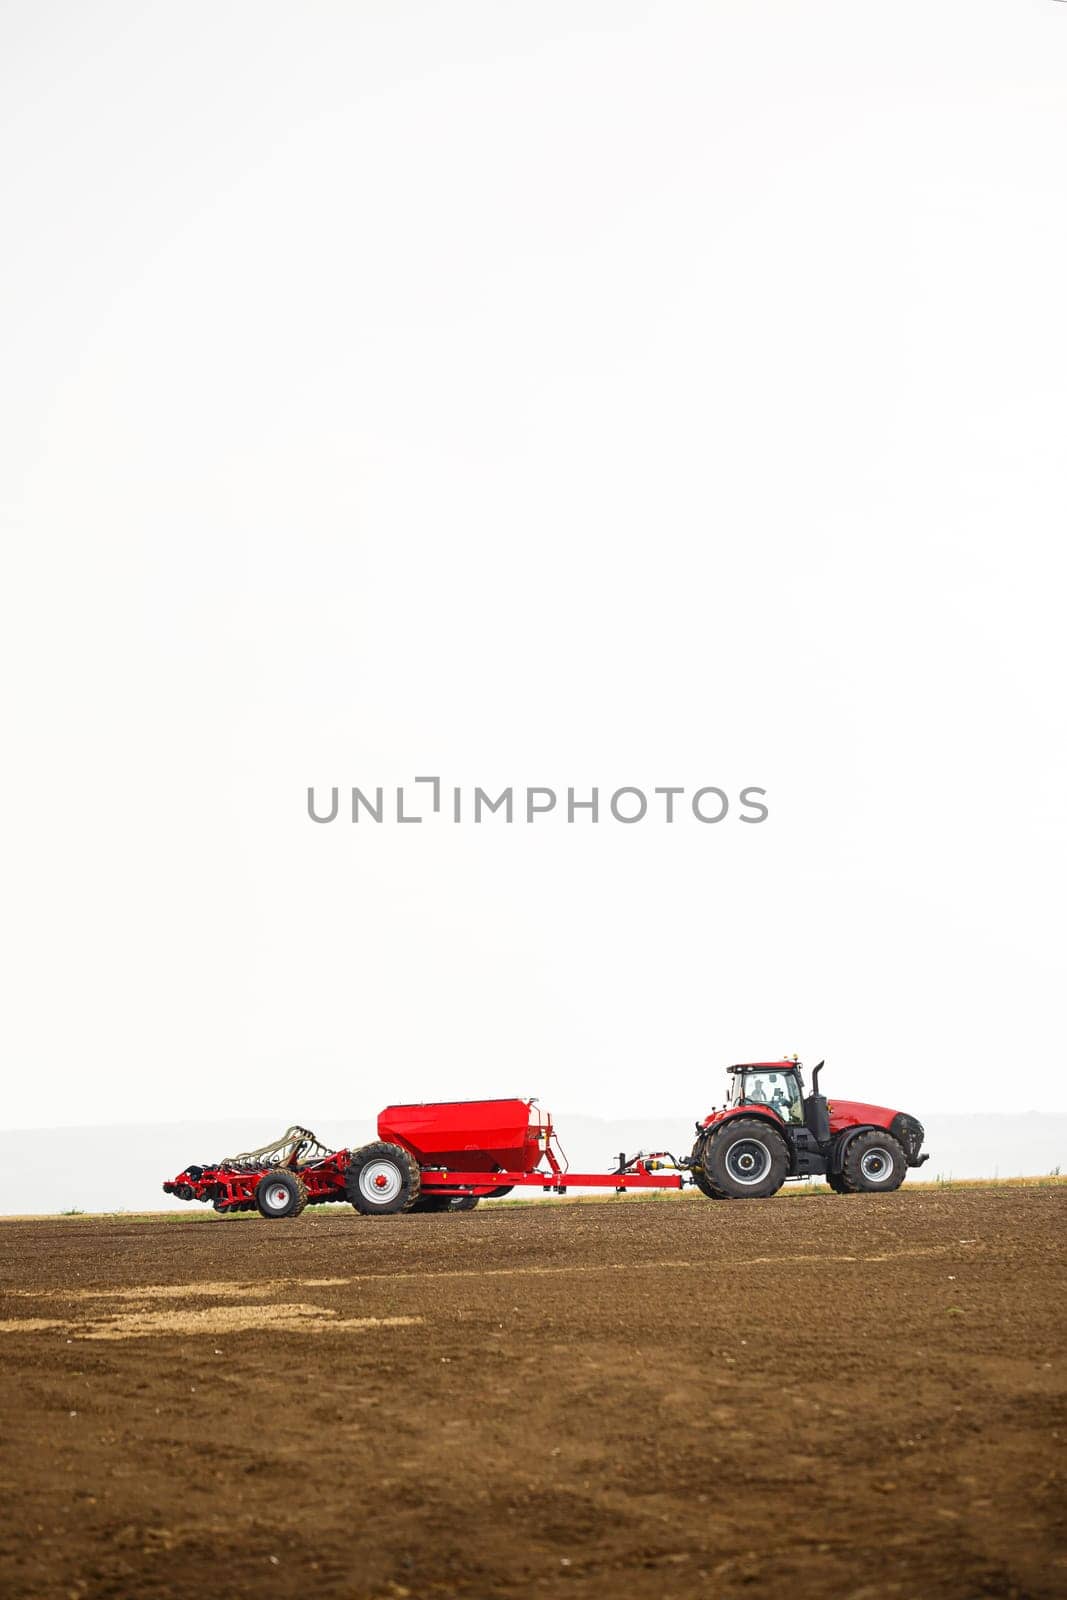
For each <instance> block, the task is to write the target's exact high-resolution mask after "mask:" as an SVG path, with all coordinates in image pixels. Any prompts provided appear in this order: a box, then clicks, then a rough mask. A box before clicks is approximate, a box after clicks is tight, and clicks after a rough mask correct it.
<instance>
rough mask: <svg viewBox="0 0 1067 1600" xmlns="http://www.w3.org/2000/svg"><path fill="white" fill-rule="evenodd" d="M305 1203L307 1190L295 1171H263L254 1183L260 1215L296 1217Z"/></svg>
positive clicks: (306, 1201)
mask: <svg viewBox="0 0 1067 1600" xmlns="http://www.w3.org/2000/svg"><path fill="white" fill-rule="evenodd" d="M307 1203H308V1192H307V1190H306V1189H305V1188H304V1185H303V1183H302V1182H301V1180H300V1179H299V1178H298V1177H297V1175H296V1173H295V1172H265V1173H264V1174H263V1176H262V1178H260V1180H259V1182H258V1183H257V1184H256V1205H257V1207H258V1208H259V1214H260V1216H261V1217H271V1218H273V1217H298V1216H299V1215H300V1213H301V1211H303V1209H304V1207H305V1206H306V1205H307ZM242 1209H243V1207H242Z"/></svg>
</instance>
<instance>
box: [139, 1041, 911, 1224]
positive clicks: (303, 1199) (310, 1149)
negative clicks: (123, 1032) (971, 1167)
mask: <svg viewBox="0 0 1067 1600" xmlns="http://www.w3.org/2000/svg"><path fill="white" fill-rule="evenodd" d="M822 1066H823V1063H822V1062H821V1061H820V1063H819V1065H818V1066H817V1067H816V1068H815V1071H814V1072H813V1073H812V1087H811V1093H810V1094H808V1095H805V1094H804V1084H803V1077H802V1074H801V1067H800V1063H799V1061H797V1060H796V1059H794V1060H792V1061H761V1062H749V1063H747V1064H745V1065H742V1066H736V1067H731V1068H730V1073H731V1075H732V1078H733V1083H732V1086H731V1093H730V1099H729V1102H728V1104H727V1105H726V1106H725V1107H724V1108H723V1109H722V1110H721V1111H713V1112H712V1113H711V1115H710V1116H708V1117H705V1119H704V1121H703V1122H698V1123H697V1137H696V1143H695V1144H694V1146H693V1149H692V1151H691V1153H690V1154H689V1156H688V1157H686V1158H685V1159H683V1160H678V1159H677V1158H676V1157H674V1156H673V1155H671V1153H670V1151H669V1150H660V1151H656V1152H654V1153H651V1154H646V1153H645V1152H644V1151H640V1150H639V1151H638V1152H637V1154H636V1155H632V1156H627V1154H626V1152H625V1151H621V1152H620V1154H619V1157H618V1161H617V1164H616V1165H615V1166H614V1167H613V1168H612V1169H611V1170H610V1171H608V1172H570V1171H569V1170H568V1169H567V1164H566V1159H565V1158H564V1156H563V1153H562V1151H561V1150H560V1149H559V1147H558V1145H557V1143H556V1136H555V1130H554V1129H553V1126H552V1119H551V1118H550V1117H549V1116H548V1115H547V1114H546V1113H544V1112H542V1111H541V1110H540V1109H539V1107H538V1105H537V1102H536V1100H518V1099H515V1100H453V1101H436V1102H432V1103H429V1104H425V1105H396V1106H387V1107H386V1108H385V1110H384V1111H383V1112H382V1113H381V1114H380V1116H379V1117H378V1138H377V1140H376V1141H375V1142H374V1143H373V1144H367V1145H362V1146H360V1147H359V1148H358V1149H355V1150H348V1149H345V1150H330V1149H327V1147H326V1146H325V1145H322V1144H320V1143H319V1142H318V1140H317V1139H316V1138H315V1136H314V1134H312V1133H310V1132H309V1131H308V1129H306V1128H300V1127H293V1128H289V1129H288V1130H287V1132H286V1133H285V1134H283V1136H282V1138H281V1139H279V1140H278V1141H277V1143H276V1144H274V1145H264V1146H263V1147H261V1148H260V1149H258V1150H249V1151H245V1152H244V1153H243V1154H242V1155H239V1156H230V1157H228V1158H227V1159H226V1160H224V1161H215V1162H207V1163H205V1164H204V1165H202V1166H189V1167H186V1168H185V1170H184V1171H183V1172H180V1173H179V1174H178V1176H177V1177H176V1178H175V1179H173V1180H172V1181H171V1182H169V1183H165V1184H164V1185H163V1190H164V1193H165V1194H173V1195H175V1196H176V1197H177V1198H178V1199H179V1200H199V1201H202V1202H204V1203H206V1204H211V1205H213V1206H214V1207H215V1210H216V1211H252V1210H258V1211H259V1212H260V1213H261V1214H262V1215H263V1216H265V1217H292V1216H298V1215H299V1213H300V1212H301V1211H303V1209H304V1207H305V1206H307V1205H321V1204H323V1203H324V1202H326V1201H330V1200H348V1201H349V1202H350V1203H351V1204H352V1205H353V1206H354V1207H355V1209H356V1210H357V1211H360V1212H362V1213H363V1214H364V1215H366V1216H382V1215H387V1214H389V1213H395V1212H403V1211H469V1210H472V1209H473V1208H474V1207H475V1206H476V1205H477V1204H478V1202H479V1200H483V1199H488V1200H495V1199H500V1198H501V1197H502V1196H503V1195H506V1194H510V1193H511V1191H512V1190H513V1189H540V1190H541V1191H542V1193H545V1194H565V1193H566V1192H567V1190H568V1188H586V1189H589V1188H593V1189H609V1188H610V1189H614V1190H616V1192H617V1193H620V1194H622V1193H625V1192H626V1190H628V1189H681V1188H682V1187H684V1185H685V1184H686V1183H692V1184H695V1185H696V1187H697V1188H698V1189H699V1190H700V1192H701V1193H702V1194H705V1195H707V1197H708V1198H709V1199H711V1200H760V1199H766V1198H767V1197H768V1196H769V1195H772V1194H774V1193H776V1191H777V1190H778V1189H780V1188H781V1186H782V1184H783V1183H784V1182H785V1180H786V1179H787V1178H810V1177H814V1176H816V1175H823V1176H825V1178H826V1181H827V1182H828V1183H829V1185H830V1187H831V1189H833V1190H834V1191H835V1192H836V1193H837V1194H853V1193H860V1192H864V1191H867V1192H871V1193H876V1192H887V1191H889V1190H892V1189H899V1187H900V1185H901V1183H902V1182H903V1181H904V1174H905V1172H906V1170H907V1168H908V1167H918V1166H921V1165H922V1163H923V1162H924V1161H925V1160H926V1159H927V1158H926V1156H925V1155H921V1154H920V1153H919V1152H920V1150H921V1147H922V1142H923V1130H922V1126H921V1124H920V1123H918V1122H916V1120H915V1118H914V1117H909V1116H907V1115H906V1114H905V1113H904V1112H902V1111H888V1110H886V1109H885V1107H883V1106H869V1105H861V1104H859V1103H858V1102H856V1101H851V1100H847V1101H846V1100H839V1101H836V1102H835V1104H834V1105H832V1106H831V1105H828V1104H827V1101H826V1098H825V1096H823V1095H821V1094H819V1092H818V1078H819V1073H820V1072H821V1070H822Z"/></svg>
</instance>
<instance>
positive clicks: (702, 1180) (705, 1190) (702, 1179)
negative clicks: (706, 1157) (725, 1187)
mask: <svg viewBox="0 0 1067 1600" xmlns="http://www.w3.org/2000/svg"><path fill="white" fill-rule="evenodd" d="M690 1175H691V1177H692V1179H693V1182H694V1183H695V1184H696V1186H697V1188H698V1189H699V1190H700V1192H701V1194H702V1195H703V1196H704V1198H705V1199H706V1200H725V1199H726V1196H725V1195H724V1194H720V1193H719V1191H718V1189H715V1188H713V1187H712V1185H711V1184H710V1183H709V1182H708V1179H707V1177H706V1176H705V1174H704V1173H703V1172H701V1170H700V1168H699V1167H692V1168H690Z"/></svg>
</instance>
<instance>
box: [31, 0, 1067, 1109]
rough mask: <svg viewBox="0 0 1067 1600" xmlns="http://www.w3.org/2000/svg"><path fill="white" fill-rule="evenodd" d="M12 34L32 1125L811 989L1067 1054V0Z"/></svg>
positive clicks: (598, 1061)
mask: <svg viewBox="0 0 1067 1600" xmlns="http://www.w3.org/2000/svg"><path fill="white" fill-rule="evenodd" d="M0 61H2V63H3V64H2V66H0V214H2V215H3V216H4V219H5V224H6V225H5V235H6V242H5V247H4V250H3V252H2V253H0V305H2V306H3V308H4V309H3V313H2V316H3V333H2V355H0V362H2V370H3V372H4V382H3V384H2V386H0V407H2V410H0V429H2V437H3V439H4V449H3V452H2V461H0V517H2V529H3V540H2V544H3V554H2V570H0V665H2V672H3V682H4V690H5V693H4V701H5V714H4V748H5V755H6V761H5V780H4V783H3V786H2V790H0V796H2V798H0V805H2V817H0V823H2V826H0V850H2V852H3V860H2V864H0V865H2V883H3V891H2V896H0V906H2V910H0V937H2V949H0V959H2V963H3V973H4V980H5V981H4V986H3V987H4V998H3V1003H2V1005H0V1061H2V1062H3V1065H4V1068H5V1069H6V1070H5V1073H4V1094H3V1111H2V1113H0V1120H2V1122H3V1124H4V1125H5V1126H7V1127H9V1128H15V1129H17V1128H47V1127H52V1126H77V1125H102V1124H114V1123H116V1122H130V1123H140V1124H151V1123H156V1122H188V1121H197V1120H203V1119H206V1118H212V1117H218V1118H226V1119H232V1118H239V1117H240V1116H241V1115H247V1116H249V1117H250V1118H251V1117H254V1118H256V1119H261V1118H264V1117H270V1118H274V1117H276V1118H277V1119H278V1121H279V1127H281V1126H282V1125H284V1124H286V1123H289V1122H292V1121H300V1122H305V1123H310V1124H311V1125H312V1126H315V1123H316V1119H319V1120H323V1121H329V1122H331V1123H333V1124H336V1123H338V1122H341V1123H343V1120H344V1119H345V1118H346V1117H351V1118H362V1117H366V1116H368V1115H372V1114H373V1113H374V1112H375V1111H376V1110H377V1109H378V1108H379V1106H381V1105H383V1104H385V1103H386V1102H388V1101H393V1100H418V1099H438V1098H443V1099H457V1098H464V1097H468V1096H471V1097H477V1096H483V1095H497V1094H514V1093H521V1094H534V1095H537V1096H538V1097H539V1098H540V1099H541V1101H542V1102H543V1103H544V1104H546V1105H548V1106H549V1107H550V1109H552V1110H553V1111H554V1112H555V1113H556V1114H557V1115H558V1114H559V1113H560V1112H567V1111H571V1112H572V1113H574V1114H583V1115H603V1116H612V1117H627V1118H633V1117H640V1116H642V1115H647V1116H649V1117H654V1116H666V1115H670V1116H675V1115H682V1114H684V1115H685V1116H686V1117H689V1116H692V1117H694V1118H695V1117H697V1116H698V1115H703V1114H704V1113H705V1112H706V1111H707V1110H708V1109H710V1107H711V1105H713V1104H715V1103H719V1102H721V1099H722V1096H723V1090H724V1078H723V1068H724V1067H725V1065H726V1064H727V1063H729V1062H733V1061H740V1060H749V1059H763V1058H767V1057H777V1056H780V1055H782V1054H784V1053H788V1054H792V1053H794V1052H797V1053H799V1054H800V1056H801V1057H802V1058H803V1059H804V1060H806V1061H807V1062H808V1063H809V1064H814V1063H815V1062H816V1061H818V1060H819V1059H821V1058H825V1059H826V1061H827V1070H826V1073H825V1075H824V1078H823V1086H824V1088H826V1089H827V1090H828V1092H830V1093H831V1095H832V1094H833V1093H835V1092H836V1093H837V1094H839V1095H842V1096H843V1095H848V1096H849V1097H851V1098H857V1099H867V1100H872V1101H875V1102H878V1103H882V1104H887V1105H889V1106H891V1107H901V1108H903V1109H906V1110H909V1111H911V1112H913V1113H914V1114H916V1115H919V1116H920V1117H921V1116H922V1115H923V1114H924V1112H925V1113H931V1112H949V1111H965V1112H974V1111H984V1110H995V1109H996V1107H997V1106H998V1105H1000V1104H1004V1103H1005V1102H1006V1101H1008V1100H1010V1103H1011V1105H1012V1107H1013V1109H1018V1110H1027V1109H1038V1110H1041V1109H1047V1110H1050V1111H1053V1110H1055V1111H1060V1112H1062V1111H1065V1110H1067V1076H1065V1074H1064V1072H1063V1070H1062V1066H1063V1056H1064V1048H1063V1040H1062V1030H1061V1018H1062V995H1063V977H1064V956H1065V948H1064V946H1065V935H1064V916H1063V905H1064V891H1065V887H1067V885H1065V882H1064V877H1065V866H1064V864H1065V858H1067V852H1065V843H1067V840H1065V833H1067V829H1065V821H1064V806H1063V794H1064V780H1065V776H1067V772H1065V768H1067V759H1065V754H1064V752H1065V749H1067V741H1065V737H1064V733H1065V730H1064V709H1063V706H1064V695H1063V683H1064V679H1065V668H1067V662H1065V659H1064V630H1063V620H1062V578H1063V565H1064V563H1063V556H1062V549H1063V530H1064V527H1065V526H1067V477H1065V474H1064V470H1063V440H1064V433H1065V421H1067V406H1065V384H1064V373H1065V372H1067V312H1065V300H1064V294H1063V285H1064V282H1065V281H1067V206H1065V199H1067V195H1065V184H1064V175H1063V151H1064V149H1065V148H1067V93H1065V91H1067V6H1064V5H1060V4H1056V3H1054V0H1013V3H1008V0H1003V3H992V0H966V3H964V0H944V3H941V0H933V3H931V0H921V3H919V0H903V3H901V4H898V5H896V6H894V7H892V8H884V7H883V8H872V7H866V6H856V5H854V4H848V3H843V0H841V3H838V0H813V3H809V4H807V5H805V6H803V7H799V6H796V5H794V4H785V3H781V0H767V3H764V4H761V5H759V6H754V5H751V4H745V3H742V0H702V3H700V4H695V3H694V4H680V3H666V4H661V5H654V6H649V5H647V4H645V5H636V4H629V3H626V0H613V3H611V4H606V3H603V4H601V3H591V0H568V3H567V4H558V3H542V4H540V5H537V6H534V5H525V4H510V3H506V4H500V3H498V0H494V3H492V4H489V3H482V4H475V3H471V0H467V3H464V0H457V3H456V4H453V5H449V6H447V7H442V6H435V5H429V4H417V3H414V0H391V3H389V4H385V3H381V4H371V3H365V4H360V3H353V4H327V3H322V0H310V3H308V4H305V5H302V6H299V7H293V6H290V5H281V4H272V3H264V0H257V3H255V4H252V3H234V0H212V3H211V4H206V3H202V0H192V3H187V4H185V5H181V6H177V5H175V6H166V5H162V6H150V7H149V6H144V5H142V4H139V3H138V4H131V3H123V4H116V3H107V0H99V3H95V4H94V5H92V6H81V5H75V4H72V3H69V0H67V3H47V0H44V3H41V0H36V3H34V4H28V3H22V0H11V3H8V4H7V5H5V6H4V8H3V12H2V15H0ZM418 775H422V776H426V775H435V776H439V777H440V779H441V782H442V784H443V785H444V794H445V809H443V810H442V812H440V813H438V814H436V815H434V814H433V813H432V812H430V813H429V814H428V815H426V818H425V820H424V821H423V822H422V823H421V824H418V825H411V826H404V825H400V824H398V823H397V822H396V821H395V819H394V820H392V821H384V820H383V822H382V823H381V824H374V823H373V822H371V821H369V820H368V819H367V818H366V817H364V818H363V819H361V821H360V822H359V823H358V824H353V823H352V822H350V821H348V820H347V816H348V810H347V806H348V796H349V793H350V790H351V788H352V787H353V786H359V787H361V788H363V790H364V791H365V792H370V793H373V791H374V790H375V789H376V787H377V786H379V785H380V786H382V787H383V789H384V790H385V791H386V793H387V795H389V796H390V797H391V796H392V794H393V792H394V791H395V788H396V787H397V786H398V785H399V786H404V787H405V794H406V795H407V797H408V803H409V805H410V806H411V808H412V809H413V810H419V811H421V812H424V813H426V812H429V790H428V786H421V787H419V786H414V784H413V780H414V778H415V777H416V776H418ZM309 785H310V786H314V787H315V790H316V794H317V795H318V796H319V797H320V801H321V799H322V798H327V799H328V797H329V793H330V790H331V787H332V786H335V785H336V786H338V788H339V790H340V792H341V806H340V813H339V817H338V820H337V821H336V822H334V823H332V824H330V825H328V826H326V825H319V824H316V823H314V822H312V821H311V820H310V818H309V816H308V810H307V790H308V786H309ZM476 786H481V787H483V788H484V789H486V791H487V792H488V793H490V794H491V795H493V796H495V795H497V794H499V792H500V791H501V790H502V789H504V788H505V787H508V786H513V788H514V790H515V792H516V793H517V794H519V795H522V794H524V792H525V789H526V788H527V787H528V786H537V787H548V788H552V789H554V790H555V791H556V792H557V793H558V794H559V795H560V796H561V802H560V804H559V806H557V809H556V811H555V812H554V813H552V814H546V815H544V816H539V817H536V818H535V820H534V821H533V822H531V823H527V822H525V820H519V819H518V818H517V819H516V820H515V821H514V822H513V823H511V824H510V825H509V824H507V823H506V822H505V820H504V818H503V816H501V815H497V816H490V817H488V818H486V819H485V821H484V822H483V824H481V825H475V824H474V823H473V821H471V820H470V819H469V812H466V813H465V816H464V820H463V821H461V822H460V823H458V824H457V823H453V822H451V821H450V814H449V812H448V809H447V807H448V806H449V805H450V803H451V800H450V796H451V790H452V788H454V787H459V788H460V789H461V791H462V793H463V795H464V796H465V797H466V800H465V802H464V803H465V805H469V803H470V800H471V798H472V797H473V792H474V789H475V787H476ZM594 786H595V787H597V788H598V790H599V793H600V797H601V817H600V820H599V821H598V822H597V823H595V824H594V823H593V822H592V821H591V819H590V816H589V813H588V812H578V813H577V814H576V820H575V821H574V822H573V823H569V822H568V821H567V819H566V814H565V796H566V792H567V790H568V788H574V789H575V791H576V796H577V797H578V798H588V796H589V793H590V790H591V789H592V788H593V787H594ZM624 786H627V787H636V788H639V789H641V790H642V791H643V792H646V793H647V794H648V795H649V796H650V797H651V796H652V793H653V791H654V790H655V789H656V788H658V787H665V786H677V787H681V788H683V789H684V790H685V792H686V796H687V797H688V796H691V795H692V793H693V792H694V791H695V790H697V789H700V788H702V787H718V788H721V789H723V790H724V792H725V793H726V794H727V796H728V798H729V799H730V801H731V809H730V812H729V813H728V815H727V817H725V818H724V819H723V821H722V822H721V823H716V824H703V823H700V822H699V821H697V820H696V819H695V818H694V817H693V816H692V813H691V810H690V811H687V810H686V809H685V807H686V806H687V805H688V799H686V801H685V802H684V803H683V805H682V808H681V814H680V815H678V816H677V818H676V821H675V822H674V823H673V824H667V823H666V822H665V821H664V820H663V819H662V815H661V813H660V812H659V811H658V809H657V807H658V805H659V802H658V801H657V802H656V804H655V805H653V806H650V809H649V815H648V816H647V817H646V818H645V819H643V820H642V821H641V822H639V823H634V824H623V823H618V822H616V821H614V820H613V819H612V817H611V816H610V812H609V811H608V809H607V803H608V800H609V797H610V796H611V794H612V793H614V792H615V791H616V790H618V789H619V788H621V787H624ZM746 786H754V787H759V788H762V789H764V790H765V791H766V802H765V803H766V805H767V807H768V813H769V814H768V816H767V819H766V821H765V822H762V823H760V824H759V825H748V824H745V823H743V822H742V821H741V820H740V817H739V810H738V806H737V803H736V797H737V796H738V795H739V794H740V791H741V790H742V789H743V788H745V787H746Z"/></svg>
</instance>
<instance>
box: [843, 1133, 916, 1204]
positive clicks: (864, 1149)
mask: <svg viewBox="0 0 1067 1600" xmlns="http://www.w3.org/2000/svg"><path fill="white" fill-rule="evenodd" d="M907 1170H908V1161H907V1157H906V1156H905V1154H904V1151H903V1150H902V1149H901V1147H900V1145H899V1144H898V1143H897V1141H896V1139H894V1138H893V1135H892V1134H891V1133H885V1132H883V1131H882V1129H881V1128H868V1130H867V1132H866V1133H857V1135H856V1137H855V1138H854V1139H852V1140H851V1141H850V1142H849V1145H848V1148H847V1149H846V1151H845V1159H844V1162H843V1164H842V1170H841V1176H842V1177H843V1179H844V1181H845V1186H846V1188H847V1190H848V1191H849V1192H850V1193H851V1194H891V1193H892V1192H893V1190H894V1189H899V1188H900V1186H901V1184H902V1183H903V1182H904V1176H905V1173H906V1172H907Z"/></svg>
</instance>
